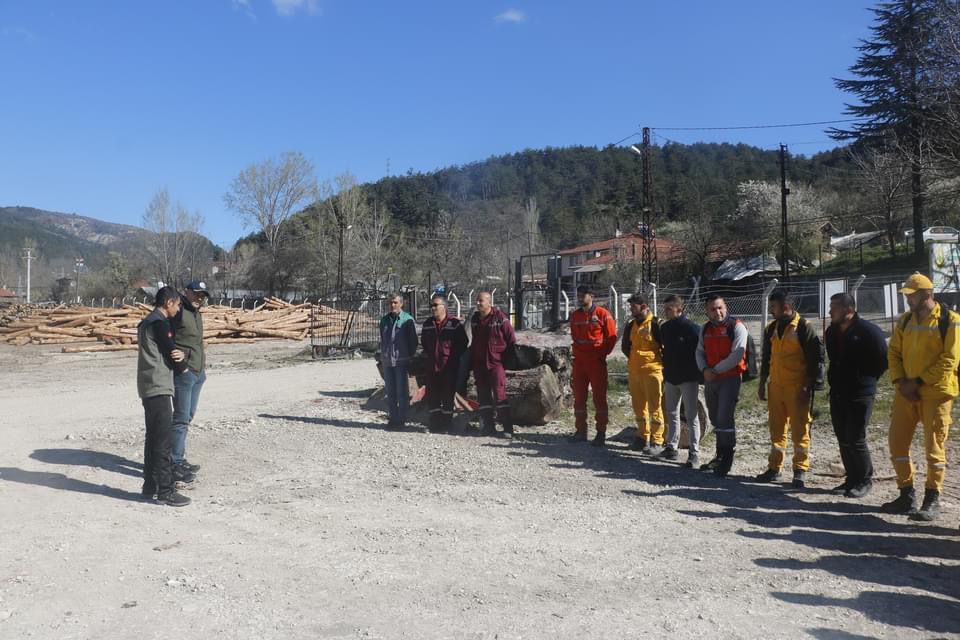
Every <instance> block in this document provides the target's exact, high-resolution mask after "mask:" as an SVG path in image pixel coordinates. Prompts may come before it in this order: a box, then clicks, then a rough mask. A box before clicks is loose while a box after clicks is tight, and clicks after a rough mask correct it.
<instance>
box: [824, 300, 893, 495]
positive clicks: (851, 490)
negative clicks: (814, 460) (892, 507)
mask: <svg viewBox="0 0 960 640" xmlns="http://www.w3.org/2000/svg"><path fill="white" fill-rule="evenodd" d="M826 343H827V355H828V356H829V358H830V368H829V369H828V370H827V380H829V381H830V418H831V420H832V421H833V431H834V433H836V434H837V441H838V442H839V443H840V459H841V460H842V461H843V468H844V469H845V470H846V472H847V477H846V479H845V480H844V482H843V484H841V485H840V486H839V487H836V489H835V490H834V491H835V492H836V493H843V495H845V496H847V497H848V498H862V497H864V496H866V495H867V494H868V493H870V489H871V488H872V487H873V462H872V461H871V459H870V449H869V448H868V447H867V424H868V423H869V422H870V414H871V412H872V411H873V400H874V397H875V396H876V394H877V379H878V378H879V377H880V376H882V375H883V372H884V371H886V370H887V341H886V339H885V338H884V336H883V332H882V331H880V328H879V327H877V326H876V325H875V324H873V323H870V322H867V321H866V320H863V319H862V318H861V317H860V316H859V315H857V303H856V300H854V298H853V296H852V295H850V294H849V293H836V294H834V295H833V296H831V297H830V326H829V327H827V332H826Z"/></svg>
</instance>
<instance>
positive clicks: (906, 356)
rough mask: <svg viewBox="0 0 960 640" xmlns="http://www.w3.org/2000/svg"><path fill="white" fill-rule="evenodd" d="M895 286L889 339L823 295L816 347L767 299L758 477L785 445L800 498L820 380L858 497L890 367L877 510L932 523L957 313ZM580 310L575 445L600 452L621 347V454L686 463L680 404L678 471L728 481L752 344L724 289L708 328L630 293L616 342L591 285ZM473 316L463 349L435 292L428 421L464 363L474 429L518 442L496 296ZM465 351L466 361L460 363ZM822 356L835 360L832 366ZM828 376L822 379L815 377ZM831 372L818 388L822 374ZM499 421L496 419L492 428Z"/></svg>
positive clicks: (771, 470) (390, 391)
mask: <svg viewBox="0 0 960 640" xmlns="http://www.w3.org/2000/svg"><path fill="white" fill-rule="evenodd" d="M900 292H901V293H903V294H904V295H905V296H906V299H907V304H908V306H909V311H907V312H906V313H905V314H904V315H903V316H901V317H900V319H899V320H898V321H897V323H896V325H895V327H894V329H893V332H892V335H891V338H890V341H889V347H888V345H887V340H886V338H885V336H884V334H883V332H882V331H881V330H880V328H879V327H877V326H876V325H874V324H873V323H871V322H868V321H867V320H865V319H863V318H861V317H860V316H859V314H858V313H857V308H856V300H855V298H854V297H853V296H852V295H850V294H848V293H837V294H834V295H833V296H832V297H831V298H830V325H829V327H828V328H827V329H826V331H825V333H824V336H823V340H821V337H820V335H819V332H818V331H817V330H816V328H815V327H814V326H813V325H812V324H811V323H810V322H809V321H807V320H806V319H805V318H803V317H802V316H801V315H800V314H799V313H798V312H797V309H796V301H795V300H794V299H793V297H792V296H791V295H790V294H789V293H787V292H785V291H782V290H776V291H774V292H772V293H771V294H770V296H769V310H770V314H771V315H772V316H773V320H772V321H771V322H769V324H767V325H766V326H765V327H764V328H763V340H762V347H761V356H760V365H759V372H758V373H759V386H758V392H757V394H758V398H759V400H761V401H765V402H766V405H767V410H768V427H769V435H770V453H769V456H768V457H767V468H766V470H764V471H763V472H761V473H760V474H758V475H756V476H755V477H754V480H755V481H757V482H767V483H771V482H777V481H780V480H781V479H782V477H783V467H784V466H785V464H786V456H787V449H788V445H789V444H790V443H791V442H792V445H793V456H792V460H791V468H792V472H793V475H792V479H791V485H792V487H794V488H797V489H802V488H804V487H805V485H806V482H807V478H806V476H807V472H808V471H809V469H810V446H811V437H810V428H811V424H812V422H813V413H814V412H813V397H814V392H815V391H816V390H819V389H823V388H824V387H825V382H826V383H827V384H828V385H829V401H830V418H831V422H832V423H833V428H834V433H835V435H836V438H837V443H838V445H839V449H840V458H841V461H842V463H843V468H844V471H845V478H844V481H843V483H842V484H840V485H839V486H837V487H835V488H834V489H833V491H834V492H835V493H837V494H840V495H844V496H846V497H848V498H863V497H865V496H866V495H867V494H869V493H870V491H871V490H872V487H873V475H874V470H873V463H872V461H871V457H870V449H869V446H868V444H867V425H868V424H869V422H870V418H871V413H872V410H873V404H874V399H875V397H876V393H877V383H878V380H879V378H880V377H881V376H882V375H883V374H884V372H886V371H887V370H888V369H889V371H890V377H891V380H892V382H893V384H894V386H895V387H896V393H895V395H894V400H893V408H892V410H891V416H890V428H889V450H890V456H891V459H892V461H893V466H894V469H895V470H896V475H897V486H898V489H899V495H898V496H897V497H895V498H894V499H893V500H891V501H890V502H886V503H884V504H883V505H882V509H883V510H884V511H885V512H887V513H892V514H905V515H909V516H910V518H911V519H914V520H921V521H931V520H933V519H935V518H936V517H937V515H938V513H939V509H940V493H941V491H942V490H943V481H944V475H945V470H946V452H945V442H946V438H947V434H948V432H949V428H950V424H951V410H952V406H953V400H954V398H955V397H956V396H957V395H958V393H960V389H958V378H957V376H958V364H960V340H958V336H960V333H958V327H960V315H958V314H957V313H956V312H954V311H951V310H950V309H948V308H947V307H946V306H944V305H943V304H941V303H940V302H938V301H937V300H936V299H935V298H934V292H933V283H932V282H931V281H930V279H929V278H927V277H926V276H924V275H922V274H919V273H917V274H914V275H913V276H911V277H910V278H909V279H908V280H907V282H906V283H905V285H904V286H903V288H902V289H900ZM577 301H578V308H577V309H576V310H575V311H574V312H573V313H572V314H571V315H570V335H571V339H572V353H573V372H572V382H571V384H572V387H573V397H574V422H575V431H574V433H573V434H572V435H570V436H569V438H568V440H569V441H570V442H571V443H576V442H587V441H588V440H589V441H590V444H592V445H593V446H596V447H602V446H605V444H606V433H607V426H608V424H609V412H608V407H607V384H608V373H607V357H608V356H609V355H610V353H611V352H612V351H613V350H614V349H615V348H616V345H617V342H618V341H619V342H620V346H621V349H622V351H623V353H624V355H625V356H626V357H627V371H628V373H627V379H628V386H629V390H630V396H631V400H632V405H633V412H634V418H635V420H636V426H637V430H636V436H635V437H634V440H633V442H632V443H631V444H630V449H632V450H635V451H639V452H640V453H641V455H643V456H648V457H657V458H660V459H664V460H669V461H678V462H679V459H680V441H681V407H682V412H683V417H684V418H685V421H686V424H687V427H688V430H687V431H688V434H687V435H688V437H687V440H688V455H687V458H686V460H685V461H684V463H683V464H684V466H685V467H686V468H689V469H700V470H704V471H710V472H712V473H713V474H715V475H716V476H718V477H721V478H723V477H726V476H727V475H728V474H729V473H730V471H731V468H732V466H733V463H734V457H735V453H736V448H737V427H736V406H737V402H738V400H739V397H740V390H741V384H742V383H743V382H744V379H745V377H746V376H747V374H748V371H749V370H750V366H749V365H750V359H751V357H754V354H753V353H752V350H753V349H754V347H753V341H752V338H751V337H750V335H749V331H748V329H747V327H746V326H745V325H744V323H743V322H742V321H741V320H739V319H738V318H735V317H733V316H732V315H730V314H729V312H728V309H727V305H726V302H725V301H724V299H723V297H722V296H719V295H712V296H710V297H709V298H708V299H707V301H706V305H705V309H704V311H705V313H706V316H707V318H708V321H707V322H706V323H705V324H703V325H702V326H700V325H698V324H697V323H694V322H693V321H691V320H690V319H689V318H687V316H686V315H685V313H684V301H683V300H682V299H681V298H680V297H679V296H676V295H671V296H668V297H667V298H666V299H665V300H664V301H663V310H664V316H665V317H664V318H663V319H660V318H657V317H656V316H655V314H654V312H653V310H652V309H651V307H650V305H649V302H648V300H647V299H646V297H645V296H644V295H642V294H634V295H632V296H630V298H629V299H628V300H627V302H628V304H629V306H630V316H631V317H630V319H629V320H628V321H627V322H626V324H625V325H624V327H623V328H622V332H621V335H620V337H619V338H618V332H617V326H616V322H615V320H614V318H613V316H612V315H611V313H610V312H609V311H608V310H607V309H605V308H604V307H602V306H599V305H597V304H595V302H594V300H593V294H592V291H591V289H590V287H589V286H580V287H578V289H577ZM476 303H477V309H476V311H475V312H474V313H473V316H472V317H471V319H470V327H471V334H472V340H471V341H468V338H467V334H466V330H465V326H464V323H463V322H461V321H460V320H459V319H458V318H454V317H452V316H450V314H449V313H448V312H447V308H446V300H445V298H444V296H442V295H439V294H437V295H434V296H433V298H432V299H431V303H430V304H431V316H430V317H429V318H428V319H427V320H426V321H424V323H423V326H422V327H421V331H420V336H419V344H420V345H422V347H423V350H424V354H425V357H426V368H427V374H426V378H427V384H426V387H427V389H426V396H427V398H426V399H427V405H428V407H429V411H430V424H429V427H430V429H431V430H433V431H446V430H449V428H450V426H451V421H452V418H453V411H454V398H455V397H456V393H457V391H458V390H460V389H461V388H462V387H463V386H464V384H465V378H466V375H467V373H468V371H467V369H469V370H472V371H473V374H474V378H475V381H476V385H477V395H478V401H479V405H480V406H479V412H480V418H481V425H482V428H483V432H484V433H485V434H487V435H501V436H506V437H512V435H513V425H512V422H511V419H510V405H509V402H508V399H507V395H506V375H505V372H504V364H503V358H504V354H505V353H506V352H507V351H508V350H510V349H511V348H512V346H513V345H514V344H515V343H516V336H515V333H514V330H513V327H512V326H511V325H510V322H509V319H508V318H507V317H506V316H505V315H504V314H503V313H502V312H500V311H499V310H498V309H496V308H495V307H493V305H492V301H491V298H490V294H489V293H487V292H483V293H481V294H480V295H479V296H478V297H477V301H476ZM390 305H391V310H390V313H388V314H387V315H386V316H385V317H384V318H383V320H382V321H381V323H380V333H381V364H382V366H383V371H384V378H385V380H386V387H387V397H388V403H389V406H390V419H389V424H388V426H389V427H390V428H398V427H402V426H403V424H404V422H405V419H406V411H407V407H408V402H409V398H410V394H409V393H408V388H407V386H406V385H408V384H409V382H408V367H409V363H410V358H411V357H412V356H413V354H414V353H415V352H416V350H417V346H418V337H417V331H416V326H415V324H414V322H415V321H414V319H413V318H412V317H411V316H410V315H409V314H407V313H406V312H404V311H403V300H402V298H401V297H400V296H399V295H397V296H394V297H392V298H391V299H390ZM467 354H469V355H468V356H467ZM827 363H829V366H828V367H827ZM825 367H827V374H826V376H824V374H823V372H824V368H825ZM824 377H826V381H824ZM701 385H702V386H703V396H704V400H705V404H706V408H707V414H708V416H709V420H710V423H711V424H712V425H713V428H714V433H715V435H716V450H715V454H714V456H713V458H712V459H711V460H709V461H706V462H703V463H702V464H701V462H700V440H701V435H702V429H701V427H702V425H701V424H700V415H699V414H700V411H699V394H700V386H701ZM588 391H589V392H590V393H591V395H592V397H593V406H594V419H595V423H596V430H595V435H594V437H593V439H592V440H590V439H589V438H588V425H587V395H588ZM494 416H496V418H497V420H498V421H500V422H501V423H502V425H503V431H502V433H498V432H497V431H496V427H495V421H494ZM918 424H921V425H922V426H923V434H924V449H925V452H926V462H927V474H926V485H925V492H924V495H923V500H922V503H921V504H920V505H919V508H918V498H917V494H916V490H915V488H914V465H913V462H912V460H911V457H910V446H911V443H912V441H913V437H914V433H915V431H916V428H917V425H918Z"/></svg>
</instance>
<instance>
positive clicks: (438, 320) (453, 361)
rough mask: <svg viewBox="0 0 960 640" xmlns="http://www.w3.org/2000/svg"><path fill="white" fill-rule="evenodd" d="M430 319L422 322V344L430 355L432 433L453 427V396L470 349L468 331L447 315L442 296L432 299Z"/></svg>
mask: <svg viewBox="0 0 960 640" xmlns="http://www.w3.org/2000/svg"><path fill="white" fill-rule="evenodd" d="M430 313H431V317H430V318H427V319H426V320H424V321H423V328H422V329H421V331H420V344H421V345H423V352H424V354H425V355H426V356H427V376H426V377H427V407H428V408H429V409H430V427H429V428H430V430H431V431H449V430H450V427H451V426H452V424H453V395H454V393H455V392H456V389H457V378H458V375H459V373H460V358H461V356H463V354H464V353H465V352H466V350H467V332H466V330H465V329H464V327H463V321H462V320H460V318H455V317H453V316H450V315H447V301H446V299H444V297H443V296H442V295H440V294H439V293H437V294H434V296H433V298H431V299H430Z"/></svg>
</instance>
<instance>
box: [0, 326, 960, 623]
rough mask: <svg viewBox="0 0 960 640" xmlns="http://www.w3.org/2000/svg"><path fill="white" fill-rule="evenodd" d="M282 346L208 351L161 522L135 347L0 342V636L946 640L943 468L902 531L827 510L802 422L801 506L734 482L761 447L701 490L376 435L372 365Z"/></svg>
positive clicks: (567, 462) (571, 463) (576, 462)
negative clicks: (183, 501) (186, 500)
mask: <svg viewBox="0 0 960 640" xmlns="http://www.w3.org/2000/svg"><path fill="white" fill-rule="evenodd" d="M301 349H302V347H301V345H297V344H288V343H264V344H258V345H239V346H218V347H214V348H212V349H211V354H210V361H211V369H210V372H209V380H208V382H207V385H206V387H205V388H204V390H203V395H202V397H201V403H200V410H199V414H198V419H197V424H195V426H194V428H193V429H192V430H191V433H190V438H189V442H188V450H189V456H190V459H191V461H193V462H196V463H199V464H202V465H203V469H202V470H201V472H200V478H199V479H198V481H197V482H196V483H195V486H194V487H193V488H192V489H191V490H189V491H188V492H187V493H188V495H190V497H192V498H193V500H194V502H193V504H192V505H190V506H189V507H186V508H183V509H173V508H169V507H161V506H156V505H152V504H148V503H144V502H142V501H141V500H140V499H139V489H140V484H141V480H140V467H141V461H142V452H143V445H142V437H143V436H142V432H143V426H142V425H143V414H142V409H141V407H140V404H139V401H138V400H137V397H136V390H135V385H134V371H135V367H136V358H135V354H133V353H119V354H77V355H63V354H59V353H56V352H55V351H54V350H52V349H48V350H43V349H42V348H41V349H38V348H22V349H14V348H11V347H0V365H2V366H0V443H2V444H0V541H2V547H0V548H2V553H0V638H57V639H68V638H98V639H111V638H118V639H119V638H123V639H127V638H133V637H139V638H242V639H246V638H250V639H254V638H256V639H273V638H276V639H285V638H311V639H312V638H635V637H637V638H638V637H668V636H669V637H678V638H757V639H761V638H762V639H768V638H819V639H834V638H835V639H844V640H850V639H857V638H897V639H900V638H940V637H960V536H958V529H957V525H958V524H960V509H958V507H957V504H956V503H957V490H958V484H960V483H958V477H957V473H956V471H955V470H954V469H951V470H950V471H949V473H948V494H947V496H946V502H947V504H946V505H945V509H944V515H943V517H942V519H941V521H940V522H937V523H935V524H932V525H927V526H923V525H918V524H914V523H911V522H909V521H908V520H906V519H905V518H902V517H891V516H886V515H882V514H880V513H878V510H877V505H878V504H879V503H880V502H882V501H884V500H886V499H889V498H890V496H891V495H892V494H893V493H894V492H895V487H894V483H893V482H892V480H889V479H886V480H883V481H881V482H879V483H878V486H877V488H876V490H875V491H874V493H873V494H872V495H871V496H869V498H868V499H866V500H865V501H863V502H855V501H850V500H844V499H842V498H836V497H834V496H831V495H829V494H828V493H827V489H828V488H829V487H831V486H833V485H835V484H837V479H836V478H834V477H829V476H828V475H826V474H828V473H829V472H830V465H831V462H834V461H836V459H837V456H836V454H835V449H836V445H835V442H834V441H833V436H832V432H831V430H830V429H829V427H828V426H823V425H820V426H818V427H817V430H816V432H815V435H814V443H813V454H814V456H815V459H814V465H815V466H814V472H815V473H816V474H817V475H815V476H814V478H813V482H812V487H810V488H808V489H807V490H804V491H801V492H795V491H792V490H790V489H789V488H788V487H787V486H786V485H779V486H761V485H756V484H752V483H750V482H749V481H748V476H749V475H752V474H754V473H757V472H758V471H760V470H762V469H763V465H764V462H763V457H762V456H763V453H762V450H763V447H762V443H761V444H758V445H757V447H750V446H746V447H744V448H743V450H742V452H741V456H740V458H739V459H738V461H737V464H736V465H735V467H734V474H735V475H736V476H737V477H733V478H730V479H727V480H717V479H714V478H713V477H712V476H711V475H707V474H703V473H701V472H694V471H689V470H685V469H682V468H680V467H679V466H678V465H675V464H671V463H661V462H652V461H641V460H640V459H639V458H638V457H637V455H635V454H633V453H631V452H629V451H626V450H625V448H624V445H621V444H619V443H614V444H611V446H610V447H608V448H607V449H605V450H596V449H594V448H592V447H589V446H585V445H570V444H567V443H566V442H565V441H564V440H563V439H562V438H561V437H560V436H561V434H564V433H566V432H567V431H568V430H569V425H564V424H556V425H549V426H546V427H537V428H523V429H521V430H520V431H521V437H520V438H519V439H518V440H516V441H514V442H513V443H507V442H504V441H502V440H495V439H491V438H482V437H466V436H463V435H430V434H427V433H424V432H423V431H420V430H410V431H407V432H402V433H394V432H387V431H385V430H383V428H382V424H383V419H382V417H381V416H379V415H377V414H375V413H371V412H368V411H365V410H363V409H362V408H361V405H362V402H363V398H364V397H365V396H366V395H367V394H368V392H369V390H370V389H372V388H373V387H374V386H376V384H377V382H378V380H377V377H376V372H375V369H374V366H373V363H372V361H370V360H353V361H339V362H312V361H309V360H308V359H306V358H304V357H303V356H302V354H301ZM877 420H879V421H880V422H882V421H883V417H882V416H880V417H878V418H877ZM757 440H758V442H759V441H762V438H761V437H759V436H758V437H757ZM755 449H756V450H755ZM954 449H955V448H954ZM875 453H876V458H877V462H878V463H883V464H885V465H886V467H885V469H886V470H887V472H888V471H889V463H888V462H885V459H886V454H885V453H884V452H883V451H882V449H877V450H876V452H875ZM952 455H953V459H954V460H955V459H956V456H957V452H956V451H955V450H954V451H953V452H952ZM883 473H885V472H884V471H883V468H882V469H881V475H883ZM884 477H887V478H889V474H888V475H886V476H884Z"/></svg>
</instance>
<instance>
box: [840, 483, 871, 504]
mask: <svg viewBox="0 0 960 640" xmlns="http://www.w3.org/2000/svg"><path fill="white" fill-rule="evenodd" d="M872 489H873V481H872V480H864V481H863V482H858V483H857V484H855V485H853V486H852V487H850V488H849V489H847V491H846V493H844V494H843V495H844V497H846V498H858V499H859V498H865V497H867V496H868V495H869V494H870V491H871V490H872Z"/></svg>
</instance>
